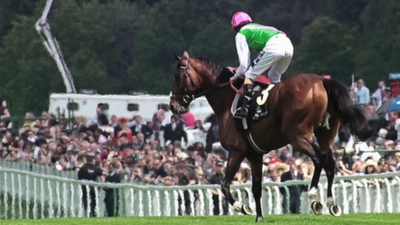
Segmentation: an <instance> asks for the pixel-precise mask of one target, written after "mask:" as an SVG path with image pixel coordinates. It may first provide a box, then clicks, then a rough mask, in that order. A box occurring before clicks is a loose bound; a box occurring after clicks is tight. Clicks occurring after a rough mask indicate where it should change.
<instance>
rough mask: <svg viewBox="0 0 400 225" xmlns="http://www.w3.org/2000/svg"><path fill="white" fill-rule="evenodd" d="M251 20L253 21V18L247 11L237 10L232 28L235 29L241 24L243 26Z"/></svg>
mask: <svg viewBox="0 0 400 225" xmlns="http://www.w3.org/2000/svg"><path fill="white" fill-rule="evenodd" d="M251 22H253V20H252V19H251V17H250V16H249V14H247V13H245V12H237V13H235V15H233V17H232V22H231V25H232V28H233V29H235V28H237V27H239V26H242V25H244V24H248V23H251Z"/></svg>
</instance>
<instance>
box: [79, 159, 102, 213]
mask: <svg viewBox="0 0 400 225" xmlns="http://www.w3.org/2000/svg"><path fill="white" fill-rule="evenodd" d="M94 157H95V155H94V154H93V153H91V154H89V153H88V154H86V158H85V159H86V160H85V164H84V165H83V166H82V168H80V169H79V171H78V180H89V181H97V178H98V177H100V178H101V181H102V182H104V181H105V178H104V176H103V171H102V170H101V169H100V168H99V167H97V166H95V165H94ZM81 190H82V203H83V207H84V209H85V211H86V212H87V211H88V210H90V212H89V216H90V217H96V212H95V208H96V201H95V199H96V192H95V190H94V187H92V186H90V187H88V188H87V185H82V186H81ZM88 190H89V193H88ZM89 202H90V208H88V203H89Z"/></svg>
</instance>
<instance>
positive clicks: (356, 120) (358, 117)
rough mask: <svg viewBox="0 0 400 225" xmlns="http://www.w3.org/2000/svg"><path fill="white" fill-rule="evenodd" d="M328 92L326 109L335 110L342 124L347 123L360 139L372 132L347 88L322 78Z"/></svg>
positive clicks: (369, 135)
mask: <svg viewBox="0 0 400 225" xmlns="http://www.w3.org/2000/svg"><path fill="white" fill-rule="evenodd" d="M322 83H323V85H324V87H325V90H326V92H327V94H328V102H329V104H328V105H329V107H334V108H331V109H329V107H328V110H329V111H330V110H332V111H335V112H336V113H337V114H338V115H339V118H340V120H341V121H342V124H344V125H346V124H348V125H349V127H350V131H351V133H352V134H353V135H355V136H356V137H357V138H358V139H359V140H360V141H365V140H367V139H368V138H370V137H371V136H372V134H373V131H372V129H371V127H370V126H369V125H368V122H367V119H366V118H365V116H364V114H363V112H362V110H361V109H360V108H358V107H357V106H356V105H354V104H353V103H352V101H351V99H350V95H349V92H348V90H347V88H346V87H345V86H344V85H343V84H341V83H339V82H338V81H335V80H328V79H324V80H323V81H322Z"/></svg>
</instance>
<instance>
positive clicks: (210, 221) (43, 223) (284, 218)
mask: <svg viewBox="0 0 400 225" xmlns="http://www.w3.org/2000/svg"><path fill="white" fill-rule="evenodd" d="M399 218H400V214H388V213H386V214H374V213H370V214H351V215H342V216H341V217H339V218H336V217H333V216H330V215H322V216H315V215H277V216H265V217H264V222H263V223H262V224H274V225H314V224H323V225H330V224H332V225H357V224H362V225H369V224H371V225H378V224H385V225H390V224H399ZM0 224H12V225H39V224H40V225H53V224H54V225H60V224H68V225H92V224H95V225H103V224H104V225H106V224H107V225H108V224H112V225H127V224H135V225H138V224H146V225H152V224H160V225H161V224H162V225H169V224H171V225H200V224H205V225H228V224H235V225H237V224H240V225H246V224H255V216H207V217H190V216H182V217H129V218H121V217H120V218H66V219H43V220H0Z"/></svg>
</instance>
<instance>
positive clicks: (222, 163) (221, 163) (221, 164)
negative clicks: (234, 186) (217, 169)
mask: <svg viewBox="0 0 400 225" xmlns="http://www.w3.org/2000/svg"><path fill="white" fill-rule="evenodd" d="M215 165H216V166H224V162H222V161H218V162H217V163H215Z"/></svg>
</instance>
